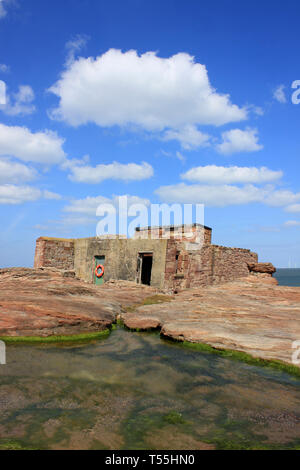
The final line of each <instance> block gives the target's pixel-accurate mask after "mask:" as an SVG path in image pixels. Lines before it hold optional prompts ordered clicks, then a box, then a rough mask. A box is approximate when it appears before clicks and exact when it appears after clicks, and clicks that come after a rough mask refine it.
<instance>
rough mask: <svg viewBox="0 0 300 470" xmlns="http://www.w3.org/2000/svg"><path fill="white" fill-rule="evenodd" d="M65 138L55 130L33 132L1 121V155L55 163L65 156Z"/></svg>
mask: <svg viewBox="0 0 300 470" xmlns="http://www.w3.org/2000/svg"><path fill="white" fill-rule="evenodd" d="M63 144H64V139H62V138H60V137H59V136H58V135H57V134H56V133H55V132H52V131H49V130H44V131H42V132H36V133H33V132H31V131H30V130H29V129H28V128H26V127H19V126H7V125H5V124H1V123H0V156H12V157H16V158H18V159H20V160H23V161H28V162H29V161H31V162H36V163H45V164H55V163H61V162H62V161H63V160H64V159H65V158H66V155H65V152H64V151H63V148H62V146H63Z"/></svg>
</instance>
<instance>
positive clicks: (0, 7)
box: [0, 0, 8, 18]
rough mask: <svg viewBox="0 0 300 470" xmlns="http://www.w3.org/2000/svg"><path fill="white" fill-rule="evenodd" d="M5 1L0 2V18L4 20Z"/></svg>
mask: <svg viewBox="0 0 300 470" xmlns="http://www.w3.org/2000/svg"><path fill="white" fill-rule="evenodd" d="M7 3H8V2H7V0H0V18H4V17H5V16H6V15H7V10H6V4H7Z"/></svg>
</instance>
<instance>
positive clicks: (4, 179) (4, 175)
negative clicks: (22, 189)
mask: <svg viewBox="0 0 300 470" xmlns="http://www.w3.org/2000/svg"><path fill="white" fill-rule="evenodd" d="M35 177H36V171H35V170H34V169H33V168H29V167H27V166H26V165H23V164H22V163H16V162H12V161H11V160H9V159H7V158H2V159H0V184H7V183H20V182H25V181H31V180H33V179H34V178H35Z"/></svg>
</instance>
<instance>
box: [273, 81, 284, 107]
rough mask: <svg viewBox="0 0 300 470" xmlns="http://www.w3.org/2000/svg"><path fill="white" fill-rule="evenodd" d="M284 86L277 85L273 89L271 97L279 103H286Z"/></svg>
mask: <svg viewBox="0 0 300 470" xmlns="http://www.w3.org/2000/svg"><path fill="white" fill-rule="evenodd" d="M284 89H285V86H284V85H279V86H278V87H277V88H276V90H274V93H273V98H274V99H275V100H277V101H278V102H279V103H287V99H286V96H285V92H284Z"/></svg>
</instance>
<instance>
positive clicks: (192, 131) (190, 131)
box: [162, 125, 210, 150]
mask: <svg viewBox="0 0 300 470" xmlns="http://www.w3.org/2000/svg"><path fill="white" fill-rule="evenodd" d="M162 140H165V141H168V140H177V141H178V142H180V144H181V146H182V148H184V149H185V150H193V149H196V148H198V147H207V146H208V145H209V140H210V136H209V135H208V134H204V133H203V132H201V131H199V130H198V129H197V127H196V126H194V125H187V126H184V127H183V128H182V129H177V130H175V129H174V130H168V131H166V132H165V133H164V135H163V137H162Z"/></svg>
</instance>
